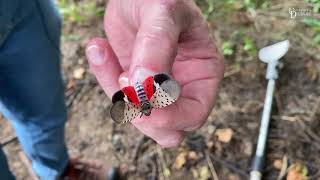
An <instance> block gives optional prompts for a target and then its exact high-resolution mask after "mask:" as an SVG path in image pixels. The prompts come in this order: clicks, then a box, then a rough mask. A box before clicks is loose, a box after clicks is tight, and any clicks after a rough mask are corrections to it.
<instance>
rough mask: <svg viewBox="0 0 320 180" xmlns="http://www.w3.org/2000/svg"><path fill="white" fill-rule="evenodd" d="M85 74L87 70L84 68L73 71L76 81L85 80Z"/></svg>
mask: <svg viewBox="0 0 320 180" xmlns="http://www.w3.org/2000/svg"><path fill="white" fill-rule="evenodd" d="M85 72H86V70H85V69H84V68H83V67H79V68H76V69H75V70H74V71H73V77H74V78H75V79H83V77H84V73H85Z"/></svg>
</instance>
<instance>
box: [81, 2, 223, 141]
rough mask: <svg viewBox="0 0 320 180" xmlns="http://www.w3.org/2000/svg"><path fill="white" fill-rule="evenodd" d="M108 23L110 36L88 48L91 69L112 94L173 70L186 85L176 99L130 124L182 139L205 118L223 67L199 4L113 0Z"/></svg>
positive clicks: (150, 132) (149, 133)
mask: <svg viewBox="0 0 320 180" xmlns="http://www.w3.org/2000/svg"><path fill="white" fill-rule="evenodd" d="M104 23H105V25H104V27H105V31H106V34H107V36H108V41H107V40H105V39H101V38H95V39H92V40H91V41H90V42H89V43H88V44H87V48H86V55H87V57H88V59H89V62H90V68H91V70H92V72H93V73H94V74H95V76H96V78H97V79H98V81H99V83H100V85H101V86H102V88H103V89H104V91H105V92H106V93H107V95H108V96H109V97H110V98H111V97H112V95H113V94H114V93H115V92H116V91H118V90H120V88H122V87H125V86H128V85H129V84H133V83H134V82H136V81H143V80H144V79H145V78H146V77H148V76H150V75H154V74H157V73H162V72H166V73H168V74H171V75H172V77H173V79H175V80H177V81H178V82H179V84H180V85H181V87H182V91H181V96H180V97H179V99H178V101H177V102H176V103H174V104H173V105H170V106H167V107H165V108H161V109H154V110H153V111H152V113H151V116H148V117H147V116H144V117H142V118H139V117H138V118H136V119H135V120H133V121H132V124H133V125H134V126H135V127H136V128H138V129H139V130H140V131H141V132H142V133H144V134H146V135H147V136H149V137H151V138H152V139H154V140H155V141H156V142H157V143H158V144H160V145H161V146H163V147H174V146H177V145H179V144H180V143H181V141H182V140H183V138H184V135H185V133H186V132H189V131H194V130H196V129H198V128H200V127H201V126H202V125H203V123H204V122H205V120H206V119H207V117H208V115H209V113H210V112H211V109H212V108H213V105H214V102H215V97H216V95H217V91H218V86H219V83H220V81H221V79H222V78H223V72H224V63H223V60H222V57H221V56H220V55H219V53H218V51H217V49H216V47H215V45H214V44H213V41H212V39H211V37H210V35H209V29H208V27H207V24H206V22H205V21H204V20H203V18H202V16H201V12H200V10H199V8H198V7H197V6H196V4H195V3H194V2H193V1H191V0H109V3H108V6H107V9H106V15H105V20H104Z"/></svg>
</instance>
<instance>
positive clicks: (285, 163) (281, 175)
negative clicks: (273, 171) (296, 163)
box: [277, 155, 288, 180]
mask: <svg viewBox="0 0 320 180" xmlns="http://www.w3.org/2000/svg"><path fill="white" fill-rule="evenodd" d="M287 169H288V157H287V156H286V155H284V156H283V158H282V167H281V170H280V173H279V176H278V178H277V180H281V179H282V178H284V176H285V175H286V174H287Z"/></svg>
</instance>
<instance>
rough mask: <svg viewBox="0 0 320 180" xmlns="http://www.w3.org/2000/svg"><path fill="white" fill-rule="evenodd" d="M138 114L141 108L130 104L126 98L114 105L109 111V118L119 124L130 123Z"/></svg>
mask: <svg viewBox="0 0 320 180" xmlns="http://www.w3.org/2000/svg"><path fill="white" fill-rule="evenodd" d="M140 112H141V107H140V106H137V105H135V104H133V103H131V102H130V101H128V99H127V98H125V99H124V101H117V102H116V103H114V104H113V106H112V107H111V110H110V114H111V118H112V119H113V121H115V122H116V123H119V124H120V123H126V122H131V121H132V120H133V119H134V118H136V117H138V116H139V114H140Z"/></svg>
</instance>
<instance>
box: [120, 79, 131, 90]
mask: <svg viewBox="0 0 320 180" xmlns="http://www.w3.org/2000/svg"><path fill="white" fill-rule="evenodd" d="M119 84H120V88H124V87H127V86H129V85H130V83H129V79H128V78H127V77H121V78H120V79H119Z"/></svg>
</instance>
